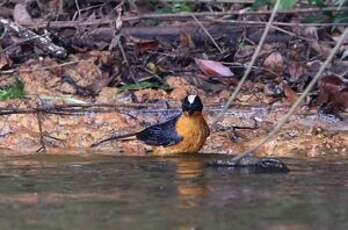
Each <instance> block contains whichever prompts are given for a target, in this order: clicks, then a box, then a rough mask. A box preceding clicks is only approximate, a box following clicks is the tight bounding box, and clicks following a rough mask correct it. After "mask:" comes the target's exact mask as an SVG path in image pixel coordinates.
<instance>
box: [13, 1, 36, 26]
mask: <svg viewBox="0 0 348 230" xmlns="http://www.w3.org/2000/svg"><path fill="white" fill-rule="evenodd" d="M13 19H14V21H15V22H16V23H18V24H25V23H30V22H32V18H31V16H30V14H29V13H28V12H27V10H26V8H25V5H23V4H17V5H16V6H15V8H14V10H13Z"/></svg>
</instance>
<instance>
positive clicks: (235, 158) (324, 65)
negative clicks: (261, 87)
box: [232, 28, 348, 162]
mask: <svg viewBox="0 0 348 230" xmlns="http://www.w3.org/2000/svg"><path fill="white" fill-rule="evenodd" d="M347 36H348V28H346V29H345V31H344V32H343V34H342V35H341V37H340V39H339V40H338V41H337V44H336V46H335V47H334V48H333V49H332V50H331V53H330V55H329V56H328V58H327V59H326V60H325V62H324V63H323V64H322V65H321V67H320V69H319V71H318V72H317V74H316V75H315V76H314V78H313V79H312V81H311V82H310V83H309V84H308V86H307V88H306V89H305V90H304V91H303V93H302V94H301V96H300V97H299V98H298V99H297V101H296V102H295V103H294V104H293V105H292V106H291V108H290V110H289V112H288V113H287V114H285V115H284V116H283V117H282V119H281V120H280V121H279V122H278V123H277V125H276V126H275V127H274V128H273V129H272V130H271V132H269V134H268V135H267V136H266V137H265V138H264V139H262V140H261V141H260V142H259V143H258V144H257V145H256V146H255V147H253V148H251V149H249V150H247V151H246V152H244V153H242V154H240V155H238V156H236V157H234V158H233V159H232V161H234V162H236V161H238V160H240V159H242V158H243V157H245V156H247V155H248V154H250V153H253V152H255V151H256V150H258V149H259V148H260V147H261V146H262V145H264V144H265V143H267V142H268V141H269V140H271V138H273V136H274V135H275V134H276V133H277V132H278V131H279V130H280V129H281V128H282V127H283V125H284V124H285V123H286V122H287V121H288V119H289V118H290V116H291V115H292V114H293V113H294V112H295V110H296V109H297V107H298V106H299V105H300V103H301V102H302V101H303V100H304V99H305V97H306V96H307V95H308V93H309V92H310V91H311V89H312V88H313V86H314V85H315V83H316V82H317V81H318V80H319V78H320V77H321V75H322V73H323V72H324V70H325V69H326V67H327V66H328V65H329V63H330V62H331V61H332V59H333V57H334V55H335V54H336V52H337V51H338V49H339V48H340V46H341V45H342V44H343V42H344V41H345V38H346V37H347Z"/></svg>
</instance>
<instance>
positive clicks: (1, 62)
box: [0, 55, 12, 69]
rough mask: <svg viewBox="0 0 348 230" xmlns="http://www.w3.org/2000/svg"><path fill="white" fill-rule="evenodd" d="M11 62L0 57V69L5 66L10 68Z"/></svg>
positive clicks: (5, 57) (2, 56) (4, 57)
mask: <svg viewBox="0 0 348 230" xmlns="http://www.w3.org/2000/svg"><path fill="white" fill-rule="evenodd" d="M11 65H12V61H11V60H10V59H9V58H8V57H7V56H5V55H0V69H2V68H3V67H5V66H11Z"/></svg>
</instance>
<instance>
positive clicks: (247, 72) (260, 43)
mask: <svg viewBox="0 0 348 230" xmlns="http://www.w3.org/2000/svg"><path fill="white" fill-rule="evenodd" d="M279 5H280V0H277V1H276V4H275V5H274V8H273V12H272V14H271V17H270V18H269V20H268V22H267V25H266V28H265V30H264V31H263V34H262V36H261V39H260V42H259V44H258V45H257V48H256V50H255V52H254V54H253V57H252V58H251V61H250V63H249V65H248V68H247V69H246V71H245V72H244V75H243V77H242V79H241V80H240V81H239V82H238V85H237V88H236V89H235V90H234V92H233V94H232V96H231V97H230V98H229V99H228V101H227V102H226V104H225V106H224V108H223V109H222V111H221V112H220V113H219V114H218V115H217V116H216V117H215V119H214V120H213V125H214V124H216V122H217V121H218V120H219V119H220V118H221V117H222V116H223V115H224V113H225V112H226V111H227V109H228V108H229V107H230V105H231V103H232V102H233V100H234V99H235V98H236V96H237V94H238V93H239V91H240V89H241V88H242V85H243V84H244V82H245V80H246V79H247V77H248V75H249V73H250V71H251V69H252V66H253V65H254V63H255V61H256V58H257V56H258V55H259V53H260V51H261V48H262V46H263V43H264V42H265V39H266V36H267V34H268V31H269V30H270V28H271V26H272V22H273V19H274V17H275V15H276V12H277V10H278V7H279Z"/></svg>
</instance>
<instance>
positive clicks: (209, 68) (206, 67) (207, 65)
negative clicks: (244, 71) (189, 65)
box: [195, 58, 234, 77]
mask: <svg viewBox="0 0 348 230" xmlns="http://www.w3.org/2000/svg"><path fill="white" fill-rule="evenodd" d="M195 62H196V63H197V65H198V66H199V68H200V69H201V71H202V72H203V73H204V74H206V75H208V76H216V75H218V76H222V77H232V76H233V75H234V74H233V73H232V71H231V70H230V69H229V68H228V67H226V66H224V65H223V64H221V63H220V62H216V61H211V60H204V59H198V58H195Z"/></svg>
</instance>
